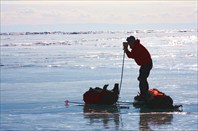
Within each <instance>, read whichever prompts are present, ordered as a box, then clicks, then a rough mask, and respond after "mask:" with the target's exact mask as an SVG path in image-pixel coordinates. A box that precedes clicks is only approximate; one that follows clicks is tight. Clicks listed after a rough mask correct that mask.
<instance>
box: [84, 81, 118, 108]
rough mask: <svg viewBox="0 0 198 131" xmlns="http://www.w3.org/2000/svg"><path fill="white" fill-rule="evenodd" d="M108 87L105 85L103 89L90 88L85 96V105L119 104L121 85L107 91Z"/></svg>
mask: <svg viewBox="0 0 198 131" xmlns="http://www.w3.org/2000/svg"><path fill="white" fill-rule="evenodd" d="M107 86H108V85H104V87H103V89H102V88H99V87H96V88H90V89H89V90H88V91H87V92H85V93H84V94H83V100H84V102H85V104H102V105H112V104H114V103H116V102H117V100H118V97H119V84H117V83H116V84H115V85H114V88H113V89H112V90H107Z"/></svg>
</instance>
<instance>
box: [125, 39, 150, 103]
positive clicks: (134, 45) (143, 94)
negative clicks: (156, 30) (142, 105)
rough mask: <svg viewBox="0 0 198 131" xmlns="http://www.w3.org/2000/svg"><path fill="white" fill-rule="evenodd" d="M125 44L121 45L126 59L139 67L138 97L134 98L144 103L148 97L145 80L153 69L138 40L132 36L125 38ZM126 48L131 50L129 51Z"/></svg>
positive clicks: (147, 54)
mask: <svg viewBox="0 0 198 131" xmlns="http://www.w3.org/2000/svg"><path fill="white" fill-rule="evenodd" d="M126 41H127V42H124V43H123V46H124V48H123V49H124V51H125V53H126V54H127V56H128V58H132V59H134V60H135V62H136V63H137V64H138V65H139V66H140V69H139V76H138V80H139V89H140V95H139V97H135V100H137V101H146V100H147V97H148V90H149V84H148V82H147V78H148V76H149V74H150V71H151V69H152V67H153V62H152V58H151V55H150V53H149V51H148V50H147V49H146V48H145V47H144V46H143V45H142V44H141V43H140V40H139V39H135V37H134V36H130V37H127V39H126ZM128 46H129V47H130V48H131V50H130V51H129V49H128Z"/></svg>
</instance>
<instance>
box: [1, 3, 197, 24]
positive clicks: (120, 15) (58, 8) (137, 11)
mask: <svg viewBox="0 0 198 131" xmlns="http://www.w3.org/2000/svg"><path fill="white" fill-rule="evenodd" d="M197 13H198V9H197V1H163V2H162V1H160V2H155V1H152V2H151V1H150V2H149V1H140V2H138V1H56V2H55V1H5V0H3V1H1V26H13V25H30V26H31V25H57V24H87V23H99V24H145V23H147V24H155V23H166V24H177V23H181V24H182V23H196V22H197Z"/></svg>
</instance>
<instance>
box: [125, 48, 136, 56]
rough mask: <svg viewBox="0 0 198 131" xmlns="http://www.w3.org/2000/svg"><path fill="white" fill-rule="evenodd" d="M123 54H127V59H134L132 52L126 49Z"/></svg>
mask: <svg viewBox="0 0 198 131" xmlns="http://www.w3.org/2000/svg"><path fill="white" fill-rule="evenodd" d="M125 53H126V54H127V56H128V58H134V57H133V51H129V50H128V49H125Z"/></svg>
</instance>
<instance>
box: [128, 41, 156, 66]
mask: <svg viewBox="0 0 198 131" xmlns="http://www.w3.org/2000/svg"><path fill="white" fill-rule="evenodd" d="M126 54H127V56H128V57H129V58H132V59H134V60H135V62H136V63H137V64H138V65H139V66H143V65H146V64H148V63H150V62H151V61H152V59H151V55H150V53H149V52H148V50H147V49H146V48H145V47H144V46H143V45H142V44H140V40H136V41H135V45H134V47H133V49H132V50H131V51H129V50H126Z"/></svg>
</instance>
